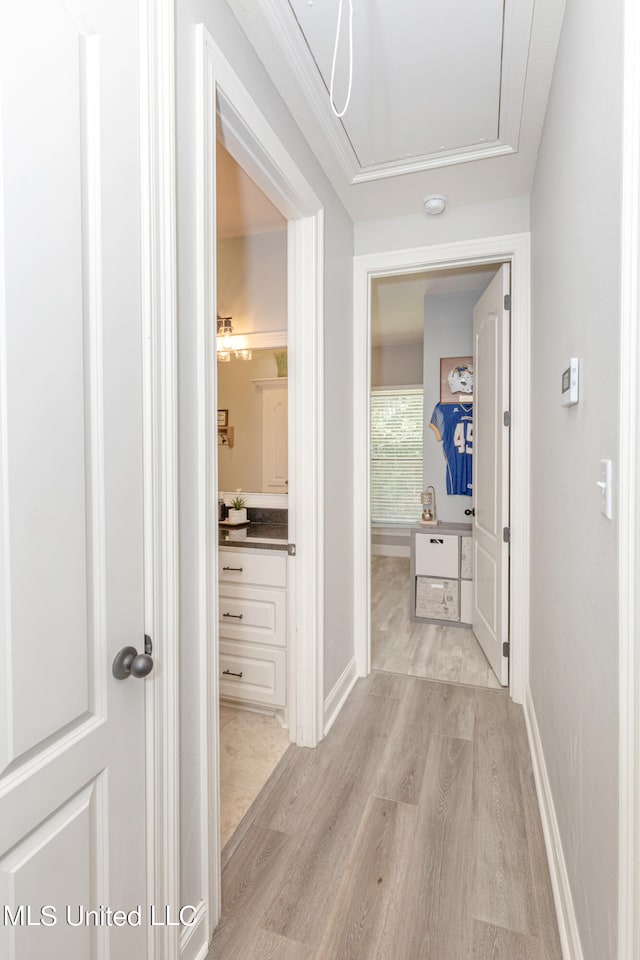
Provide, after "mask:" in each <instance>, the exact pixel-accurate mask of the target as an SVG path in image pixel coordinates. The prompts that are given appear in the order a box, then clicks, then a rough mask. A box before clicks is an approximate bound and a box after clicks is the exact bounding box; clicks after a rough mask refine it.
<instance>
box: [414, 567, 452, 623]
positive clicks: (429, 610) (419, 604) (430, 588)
mask: <svg viewBox="0 0 640 960" xmlns="http://www.w3.org/2000/svg"><path fill="white" fill-rule="evenodd" d="M459 587H460V581H459V580H438V579H436V578H435V577H416V616H418V617H429V618H431V619H434V620H453V621H458V620H460V590H459Z"/></svg>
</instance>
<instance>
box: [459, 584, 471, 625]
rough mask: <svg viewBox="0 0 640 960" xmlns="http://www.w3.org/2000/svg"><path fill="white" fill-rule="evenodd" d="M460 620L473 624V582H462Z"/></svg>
mask: <svg viewBox="0 0 640 960" xmlns="http://www.w3.org/2000/svg"><path fill="white" fill-rule="evenodd" d="M460 620H461V622H462V623H472V622H473V581H471V580H461V581H460Z"/></svg>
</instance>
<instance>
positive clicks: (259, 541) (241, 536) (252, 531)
mask: <svg viewBox="0 0 640 960" xmlns="http://www.w3.org/2000/svg"><path fill="white" fill-rule="evenodd" d="M218 538H219V544H220V546H221V547H222V546H228V547H253V548H255V549H256V550H286V549H287V547H288V545H289V531H288V528H287V524H286V523H256V522H254V523H249V524H248V525H246V526H238V527H220V526H219V527H218Z"/></svg>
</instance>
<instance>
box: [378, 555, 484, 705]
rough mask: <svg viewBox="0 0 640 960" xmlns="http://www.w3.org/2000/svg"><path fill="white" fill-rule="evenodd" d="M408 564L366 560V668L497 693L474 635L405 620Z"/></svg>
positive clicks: (403, 560)
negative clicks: (368, 570) (368, 623)
mask: <svg viewBox="0 0 640 960" xmlns="http://www.w3.org/2000/svg"><path fill="white" fill-rule="evenodd" d="M409 602H410V597H409V560H408V558H405V557H377V556H374V557H372V558H371V664H372V667H373V669H374V670H386V671H388V672H389V673H404V674H407V675H408V676H413V677H429V678H430V679H431V680H448V681H453V682H456V683H471V684H474V685H475V686H478V687H493V688H496V689H497V688H498V687H499V686H500V684H499V683H498V679H497V677H496V675H495V673H494V672H493V670H492V669H491V667H490V666H489V661H488V660H487V658H486V657H485V655H484V653H483V652H482V648H481V647H480V644H479V643H478V641H477V640H476V638H475V636H474V634H473V631H472V630H470V629H468V628H466V627H440V626H436V625H434V624H431V623H412V622H411V620H410V619H409Z"/></svg>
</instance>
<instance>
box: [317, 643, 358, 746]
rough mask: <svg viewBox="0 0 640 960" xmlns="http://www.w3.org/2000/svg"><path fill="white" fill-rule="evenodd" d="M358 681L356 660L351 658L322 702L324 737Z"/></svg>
mask: <svg viewBox="0 0 640 960" xmlns="http://www.w3.org/2000/svg"><path fill="white" fill-rule="evenodd" d="M357 680H358V672H357V670H356V660H355V657H352V658H351V660H350V661H349V663H348V664H347V665H346V667H345V668H344V670H343V671H342V673H341V674H340V676H339V677H338V679H337V680H336V682H335V683H334V685H333V689H332V690H331V693H330V694H329V696H328V697H327V699H326V700H325V702H324V735H325V737H326V735H327V734H328V733H329V730H331V727H332V726H333V724H334V723H335V721H336V719H337V717H338V715H339V713H340V711H341V710H342V708H343V707H344V705H345V703H346V701H347V697H348V696H349V694H350V693H351V691H352V690H353V688H354V687H355V685H356V682H357Z"/></svg>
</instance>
